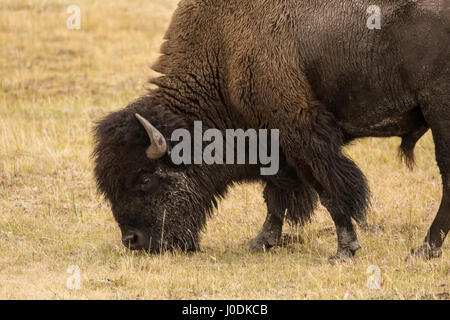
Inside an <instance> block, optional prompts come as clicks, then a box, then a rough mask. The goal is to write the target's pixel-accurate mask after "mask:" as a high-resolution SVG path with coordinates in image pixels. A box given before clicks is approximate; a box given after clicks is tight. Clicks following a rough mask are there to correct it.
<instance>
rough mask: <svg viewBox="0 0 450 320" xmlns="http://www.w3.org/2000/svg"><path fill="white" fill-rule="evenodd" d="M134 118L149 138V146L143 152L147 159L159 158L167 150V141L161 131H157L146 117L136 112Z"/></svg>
mask: <svg viewBox="0 0 450 320" xmlns="http://www.w3.org/2000/svg"><path fill="white" fill-rule="evenodd" d="M136 118H137V119H138V120H139V122H140V123H141V124H142V126H143V127H144V129H145V131H147V134H148V137H149V138H150V147H148V148H147V151H146V152H145V154H146V155H147V158H149V159H152V160H153V159H160V158H162V157H163V156H164V155H165V154H166V152H167V143H166V139H165V138H164V136H163V135H162V134H161V132H159V131H158V129H156V128H155V127H154V126H152V124H151V123H150V122H148V120H147V119H145V118H144V117H142V116H140V115H139V114H137V113H136Z"/></svg>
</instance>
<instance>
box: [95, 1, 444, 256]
mask: <svg viewBox="0 0 450 320" xmlns="http://www.w3.org/2000/svg"><path fill="white" fill-rule="evenodd" d="M372 4H373V3H372V2H371V1H369V0H357V1H326V0H317V1H294V0H276V1H266V0H226V1H225V0H203V1H200V0H182V1H181V2H180V4H179V6H178V9H177V10H176V13H175V14H174V16H173V19H172V23H171V25H170V27H169V29H168V31H167V33H166V35H165V42H164V44H163V45H162V47H161V53H162V56H161V58H160V59H159V61H158V62H157V63H156V64H155V66H154V69H155V70H156V71H158V72H160V73H162V76H161V77H159V78H155V79H151V80H150V82H151V83H152V84H155V85H156V87H157V88H156V89H154V90H151V91H150V92H149V94H148V96H147V97H144V98H142V99H140V100H139V101H137V102H135V103H132V104H131V105H130V106H129V107H128V108H126V109H124V110H122V111H119V112H117V113H114V114H112V115H110V116H108V117H107V118H106V119H104V120H102V121H101V122H100V123H99V124H98V126H97V128H96V148H95V152H94V155H95V161H96V169H95V173H96V177H97V182H98V185H99V189H100V190H101V191H102V192H103V193H104V194H105V195H106V197H107V198H108V199H109V200H110V201H111V203H112V210H113V213H114V215H115V218H116V220H117V221H118V223H119V225H120V226H121V230H122V233H123V234H124V235H125V236H126V237H125V239H127V242H126V243H125V244H126V245H129V246H130V247H132V248H133V249H141V248H150V249H151V250H153V251H155V250H157V249H158V248H159V249H160V248H161V247H166V246H167V247H174V246H179V247H182V248H186V249H195V248H197V247H198V240H199V231H200V230H201V228H202V227H203V226H204V224H205V222H206V217H207V212H208V211H209V210H211V207H212V204H213V203H214V201H215V200H214V199H215V198H217V197H220V196H222V195H223V194H224V193H225V191H226V189H227V186H229V185H231V184H232V183H234V182H239V181H249V180H260V181H263V182H266V183H267V187H266V190H265V199H266V202H267V206H268V211H269V212H268V218H267V221H266V223H265V225H264V227H263V230H262V231H261V233H260V235H259V236H258V237H257V238H256V239H255V240H254V241H252V244H251V247H252V248H253V249H261V248H262V249H264V248H265V247H266V246H273V245H274V244H276V243H277V241H278V235H279V233H280V230H281V229H280V226H281V225H282V223H283V220H284V213H285V212H286V209H287V215H286V217H287V219H289V220H290V221H293V222H294V223H296V222H305V221H307V220H308V218H309V217H310V216H311V214H312V212H313V210H314V208H315V205H316V202H317V199H318V198H320V200H321V202H322V203H323V204H324V205H325V206H326V208H327V209H328V210H329V212H330V214H331V217H332V218H333V220H334V222H335V224H336V229H337V233H338V253H337V254H336V256H335V257H334V258H345V257H349V256H353V254H354V253H355V251H356V250H357V249H358V248H359V247H360V245H359V243H358V240H357V237H356V233H355V231H354V228H353V225H352V222H351V219H352V218H353V219H354V220H357V221H363V220H364V217H365V214H366V211H367V208H368V199H369V192H368V187H367V183H366V180H365V178H364V175H363V174H362V172H361V171H360V170H359V168H358V167H357V166H356V165H355V163H353V162H352V161H351V160H350V159H349V158H348V157H346V156H345V155H344V154H343V153H342V146H343V145H344V144H345V143H347V142H349V141H351V140H353V139H356V138H359V137H366V136H376V137H384V136H386V137H387V136H400V137H402V138H403V142H402V145H401V150H402V152H403V154H404V155H405V157H406V159H407V162H408V163H412V159H413V149H414V145H415V143H416V142H417V141H418V140H419V139H420V137H421V136H422V135H423V134H424V133H425V132H426V131H427V130H428V128H431V130H432V132H433V136H434V138H435V142H436V156H437V160H438V164H439V167H440V169H441V172H442V175H443V182H444V184H443V186H444V196H443V202H442V206H441V208H440V210H439V212H438V215H437V217H436V220H435V222H434V223H433V226H432V228H431V229H430V233H429V235H428V236H427V238H426V242H425V245H424V247H422V249H421V250H420V252H421V253H424V254H425V255H426V256H432V255H435V254H436V252H439V248H440V247H441V245H442V243H443V240H444V238H445V235H446V234H447V233H448V230H449V227H450V189H449V188H450V185H449V183H450V179H449V173H448V172H449V171H448V168H449V167H450V166H449V164H450V148H449V145H450V136H449V135H450V134H449V130H448V128H449V127H450V113H449V110H450V106H449V101H450V99H449V91H450V90H449V85H450V84H449V83H450V81H448V80H449V79H448V75H449V52H450V50H449V43H450V41H449V40H450V39H449V34H450V33H449V15H448V10H447V9H448V8H447V7H446V2H445V1H444V0H420V1H412V0H394V1H392V0H389V1H388V0H380V1H378V2H377V4H378V5H379V6H380V8H381V12H382V28H381V30H370V29H368V28H367V27H366V20H367V18H368V15H367V13H366V10H367V8H368V6H369V5H372ZM135 112H139V113H140V114H141V115H142V116H144V117H145V118H146V119H148V120H149V121H150V122H151V123H152V124H153V125H154V126H155V127H156V128H158V129H159V130H160V131H161V132H162V133H163V134H164V135H165V137H166V139H169V138H170V136H171V132H172V131H173V130H175V129H178V128H180V127H183V128H188V129H189V130H192V124H193V121H195V120H201V121H202V122H203V128H204V129H207V128H218V129H221V130H225V129H226V128H243V129H246V128H255V129H258V128H265V129H280V148H281V150H280V151H281V156H282V165H281V170H280V172H279V173H278V175H277V176H274V177H261V176H259V175H258V173H259V170H258V166H250V165H248V166H247V165H241V166H226V165H213V166H205V165H203V166H195V165H192V166H179V167H177V166H173V165H172V164H171V163H170V161H169V159H168V157H165V158H163V159H159V160H153V161H150V160H148V159H147V158H146V157H145V149H146V147H148V143H149V141H148V137H147V136H146V134H145V131H144V130H143V128H142V127H141V125H140V124H139V123H138V121H137V120H136V119H135V118H134V113H135ZM130 235H131V238H130ZM273 235H275V236H273ZM442 235H443V236H444V237H442ZM128 239H134V240H133V241H135V243H132V242H130V241H128ZM274 239H275V240H274ZM428 248H429V249H428Z"/></svg>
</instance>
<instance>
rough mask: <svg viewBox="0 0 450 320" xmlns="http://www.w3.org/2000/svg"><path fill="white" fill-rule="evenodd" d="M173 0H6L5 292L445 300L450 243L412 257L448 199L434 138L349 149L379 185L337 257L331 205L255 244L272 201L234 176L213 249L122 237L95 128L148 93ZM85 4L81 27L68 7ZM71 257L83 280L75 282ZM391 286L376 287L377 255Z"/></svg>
mask: <svg viewBox="0 0 450 320" xmlns="http://www.w3.org/2000/svg"><path fill="white" fill-rule="evenodd" d="M176 2H177V1H174V0H133V1H125V0H123V1H100V0H96V1H92V0H81V1H63V0H46V1H38V0H27V1H24V0H22V1H17V0H0V121H1V123H0V211H1V212H0V298H5V299H14V298H19V299H31V298H43V299H69V298H76V299H85V298H88V299H93V298H106V299H109V298H112V299H117V298H120V299H122V298H123V299H136V298H140V299H155V298H157V299H175V298H194V299H197V298H198V299H204V298H211V299H236V298H249V299H253V298H258V299H277V298H279V299H343V298H344V296H345V295H346V294H347V295H346V297H347V298H348V299H377V298H381V299H394V298H395V299H436V298H444V299H448V298H449V291H450V259H449V256H450V250H449V245H448V243H449V242H448V241H447V244H446V245H445V246H444V250H443V257H442V258H441V259H437V260H432V261H430V262H425V261H421V260H409V261H405V257H406V256H407V255H408V253H409V250H410V249H411V248H413V247H417V246H418V245H419V244H420V243H421V242H422V239H423V237H424V235H425V233H426V231H427V229H428V227H429V225H430V223H431V222H432V220H433V218H434V216H435V213H436V211H437V209H438V206H439V203H440V197H441V182H440V176H439V172H438V169H437V166H436V162H435V160H434V146H433V141H432V137H431V135H430V134H427V135H426V136H425V137H424V138H423V139H422V140H421V141H420V143H419V145H418V147H417V150H416V153H417V166H416V168H415V170H414V171H413V172H410V171H408V170H407V169H406V168H405V167H404V166H403V165H402V164H401V163H400V162H399V161H398V159H397V156H396V155H397V147H398V145H399V139H397V138H392V139H384V140H380V139H366V140H363V141H360V142H357V143H355V144H354V145H353V146H351V147H349V148H348V150H347V151H348V153H349V154H350V155H351V156H352V157H353V158H354V159H355V161H356V162H357V163H358V164H359V165H360V166H361V168H362V169H363V171H364V172H365V173H366V175H367V177H368V180H369V181H370V186H371V189H372V192H373V197H372V201H373V208H372V210H371V212H370V215H369V223H370V227H369V229H368V230H361V229H358V233H359V236H360V241H361V243H362V244H363V249H362V250H361V251H359V252H358V255H357V256H358V257H357V259H356V260H355V261H354V262H352V263H347V264H339V265H336V266H331V265H330V264H329V263H328V261H327V258H328V257H329V256H330V255H332V254H333V253H334V251H335V248H336V239H335V237H336V235H335V233H334V229H333V224H332V221H331V219H330V218H329V216H328V214H327V213H326V212H325V211H324V210H323V209H322V208H321V209H320V210H318V212H317V215H316V217H315V218H314V221H313V223H312V224H310V225H308V226H306V227H305V228H304V230H290V229H289V227H286V228H285V231H286V232H294V233H295V232H299V234H300V235H301V236H302V237H303V239H304V242H303V243H292V244H290V245H288V246H287V247H286V248H281V249H279V250H277V251H275V252H273V253H267V254H256V253H251V252H249V251H248V250H247V248H246V246H247V243H248V241H249V240H250V239H251V238H252V237H254V236H255V235H256V234H257V232H258V231H259V228H260V227H261V225H262V222H263V220H264V217H265V214H266V208H265V205H264V203H263V200H262V197H261V191H262V187H261V186H260V185H257V184H255V185H241V186H237V187H235V188H233V189H232V190H231V192H230V194H229V195H228V197H227V198H226V199H225V200H224V201H223V202H222V203H221V204H220V207H219V209H218V210H217V211H216V214H215V218H214V219H212V220H211V221H210V222H209V224H208V228H207V230H206V231H205V233H204V235H203V240H202V251H201V252H198V253H195V254H191V255H185V254H181V253H175V254H163V255H157V256H151V255H148V254H143V253H133V252H130V251H128V250H126V249H125V248H123V247H122V245H121V243H120V232H119V229H118V227H117V225H116V223H115V221H114V219H113V217H112V215H111V212H110V210H109V207H108V204H107V203H106V202H104V201H103V200H102V199H101V198H100V197H99V196H98V195H97V194H96V190H95V184H94V180H93V175H92V162H91V160H90V158H89V155H90V152H91V150H92V135H91V128H92V125H93V122H94V121H95V120H97V119H99V118H100V117H102V116H103V115H105V114H107V113H108V112H110V111H113V110H118V109H120V108H122V107H124V106H125V105H126V104H127V103H128V102H130V101H132V100H133V99H134V98H137V97H138V96H139V95H141V94H142V93H143V92H145V88H144V87H145V82H146V80H147V79H148V78H149V77H150V76H152V75H154V73H153V72H152V71H151V70H150V65H151V63H152V62H154V61H155V59H156V57H157V56H158V49H159V45H160V43H161V39H162V35H163V33H164V31H165V29H166V27H167V24H168V22H169V19H170V16H171V14H172V12H173V10H174V8H175V6H176ZM71 4H77V5H79V6H80V8H81V30H68V29H67V28H66V20H67V18H68V16H69V15H68V14H67V13H66V9H67V7H68V6H69V5H71ZM71 265H76V266H78V267H79V268H80V275H81V283H80V288H79V289H78V290H71V289H69V288H68V287H67V285H66V282H67V279H68V277H70V276H71V274H69V273H67V269H68V267H69V266H71ZM372 265H375V266H378V267H379V268H380V272H381V287H380V288H379V289H374V290H371V289H369V288H368V287H367V284H366V282H367V280H368V278H369V276H370V274H368V273H367V270H368V267H370V266H372Z"/></svg>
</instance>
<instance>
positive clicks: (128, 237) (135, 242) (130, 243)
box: [122, 230, 148, 250]
mask: <svg viewBox="0 0 450 320" xmlns="http://www.w3.org/2000/svg"><path fill="white" fill-rule="evenodd" d="M122 243H123V245H124V246H125V247H127V248H129V249H131V250H141V249H146V248H147V247H148V237H147V236H146V235H145V234H144V233H142V232H140V231H138V230H127V231H126V232H124V233H123V234H122Z"/></svg>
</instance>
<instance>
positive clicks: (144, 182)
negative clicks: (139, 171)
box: [138, 176, 159, 192]
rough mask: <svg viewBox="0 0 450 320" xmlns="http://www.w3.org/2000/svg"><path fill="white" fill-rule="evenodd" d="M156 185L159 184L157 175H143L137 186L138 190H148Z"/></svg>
mask: <svg viewBox="0 0 450 320" xmlns="http://www.w3.org/2000/svg"><path fill="white" fill-rule="evenodd" d="M158 185H159V179H158V177H148V176H145V177H143V178H142V179H141V182H140V183H139V185H138V187H139V190H141V191H144V192H149V191H151V190H152V189H154V188H156V187H157V186H158Z"/></svg>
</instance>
